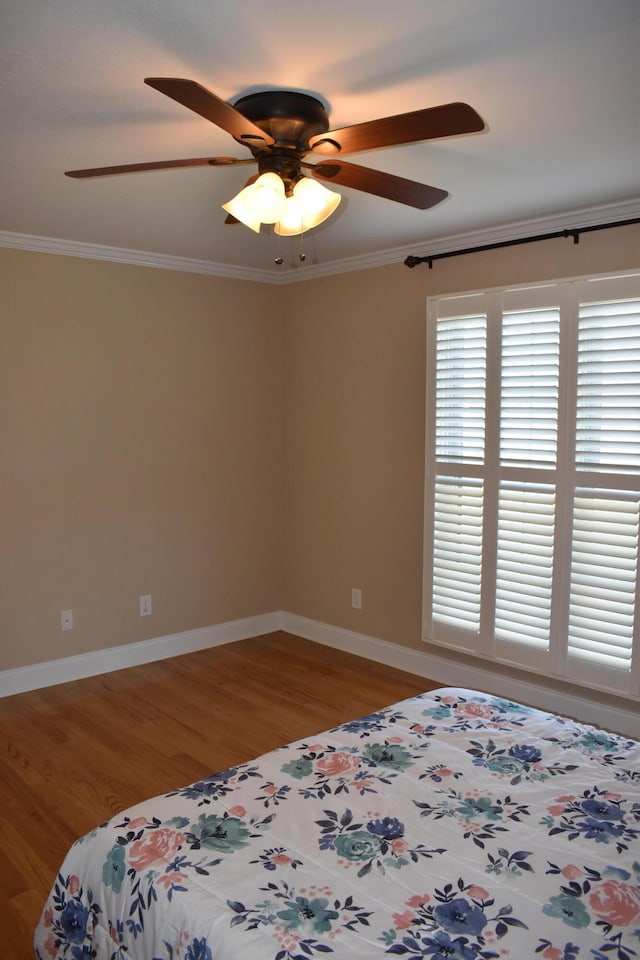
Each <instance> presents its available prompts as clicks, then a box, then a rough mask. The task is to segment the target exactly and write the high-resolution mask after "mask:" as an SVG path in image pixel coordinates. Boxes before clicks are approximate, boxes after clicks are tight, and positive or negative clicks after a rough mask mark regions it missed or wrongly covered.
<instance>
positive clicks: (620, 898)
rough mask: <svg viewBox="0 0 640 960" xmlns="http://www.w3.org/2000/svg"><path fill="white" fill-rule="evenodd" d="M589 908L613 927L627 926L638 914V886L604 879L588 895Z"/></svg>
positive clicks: (639, 892)
mask: <svg viewBox="0 0 640 960" xmlns="http://www.w3.org/2000/svg"><path fill="white" fill-rule="evenodd" d="M589 905H590V907H591V909H592V910H593V911H594V913H596V914H597V915H598V917H599V918H600V919H601V920H604V921H605V922H606V923H610V924H611V925H612V926H614V927H627V926H628V925H629V924H630V923H632V922H633V921H634V920H635V919H636V917H637V916H638V914H640V887H632V886H631V884H629V883H623V882H622V881H621V880H605V882H604V883H603V884H601V885H600V886H599V887H597V888H596V889H595V890H594V891H593V893H592V894H591V896H590V897H589Z"/></svg>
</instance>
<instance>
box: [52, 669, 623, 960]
mask: <svg viewBox="0 0 640 960" xmlns="http://www.w3.org/2000/svg"><path fill="white" fill-rule="evenodd" d="M34 951H35V956H36V957H37V958H38V960H85V958H86V960H89V958H96V960H125V958H126V960H309V958H319V957H325V956H327V957H331V956H333V957H335V958H345V960H374V958H376V957H382V956H387V955H388V956H395V957H404V958H406V960H417V958H426V960H444V958H449V960H452V958H453V960H475V958H483V960H487V958H494V957H495V958H512V960H535V958H538V957H539V958H541V960H577V958H579V960H586V958H589V960H594V958H596V960H605V958H607V960H632V958H635V957H636V956H640V743H638V742H636V741H633V740H629V739H628V738H625V737H619V736H615V735H613V734H610V733H606V732H603V731H600V730H598V729H596V728H594V727H589V726H584V725H580V724H577V723H574V722H573V721H571V720H568V719H566V718H563V717H559V716H554V715H551V714H548V713H544V712H541V711H537V710H533V709H531V708H528V707H525V706H522V705H520V704H517V703H513V702H511V701H508V700H504V699H500V698H498V697H493V696H490V695H488V694H483V693H479V692H476V691H472V690H465V689H459V688H441V689H438V690H435V691H432V692H430V693H426V694H423V695H421V696H418V697H414V698H411V699H408V700H405V701H403V702H401V703H397V704H394V705H393V706H390V707H388V708H386V709H384V710H380V711H379V712H377V713H373V714H371V715H370V716H367V717H363V718H361V719H358V720H354V721H353V722H350V723H345V724H343V725H341V726H338V727H336V728H334V729H332V730H329V731H328V732H326V733H323V734H320V735H317V736H312V737H310V738H308V739H306V740H301V741H298V742H296V743H291V744H288V745H286V746H283V747H281V748H279V749H277V750H274V751H272V752H271V753H268V754H265V755H264V756H262V757H260V758H258V759H257V760H255V761H253V762H250V763H246V764H243V765H241V766H238V767H234V768H232V769H229V770H225V771H223V772H221V773H216V774H213V775H212V776H210V777H207V778H206V779H203V780H200V781H198V782H196V783H193V784H190V785H189V786H186V787H182V788H180V789H176V790H172V791H171V792H170V793H168V794H166V795H164V796H160V797H155V798H154V799H151V800H148V801H145V802H144V803H140V804H139V805H137V806H135V807H132V808H131V809H129V810H127V811H125V812H123V813H121V814H118V815H117V816H115V817H113V818H112V819H111V820H109V821H108V822H107V823H103V824H102V825H101V826H99V827H97V828H96V829H95V830H94V831H92V832H91V833H90V834H88V835H87V836H85V837H83V838H82V839H80V840H78V841H77V842H76V843H75V844H74V845H73V847H72V848H71V850H70V851H69V853H68V855H67V857H66V859H65V861H64V863H63V864H62V866H61V868H60V871H59V873H58V876H57V878H56V879H55V883H54V885H53V889H52V890H51V894H50V896H49V898H48V900H47V902H46V904H45V906H44V909H43V912H42V917H41V920H40V923H39V925H38V927H37V930H36V932H35V938H34Z"/></svg>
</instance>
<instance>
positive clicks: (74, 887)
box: [69, 873, 80, 897]
mask: <svg viewBox="0 0 640 960" xmlns="http://www.w3.org/2000/svg"><path fill="white" fill-rule="evenodd" d="M79 889H80V881H79V880H78V878H77V877H76V875H75V873H73V874H71V876H70V877H69V893H70V894H71V896H72V897H75V895H76V894H77V892H78V890H79Z"/></svg>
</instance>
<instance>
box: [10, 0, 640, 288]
mask: <svg viewBox="0 0 640 960" xmlns="http://www.w3.org/2000/svg"><path fill="white" fill-rule="evenodd" d="M639 49H640V0H606V2H604V0H398V2H395V3H394V2H390V0H323V2H321V3H317V4H311V3H308V4H307V3H292V2H289V0H271V2H270V3H266V2H265V0H235V2H231V0H224V2H223V0H135V2H132V0H55V2H48V3H47V2H43V0H19V2H18V0H16V2H10V0H4V3H3V4H2V10H1V12H0V130H1V136H0V175H1V177H2V186H1V188H0V232H1V233H2V242H3V243H4V244H5V245H7V244H8V243H10V242H11V235H13V234H18V235H26V237H25V236H21V237H16V238H15V239H16V243H17V244H18V245H19V244H20V243H22V244H26V243H27V238H32V239H34V238H57V239H59V240H64V241H68V242H73V243H83V244H91V245H105V246H108V247H117V248H126V249H127V250H137V251H147V252H148V253H151V254H154V255H155V254H157V255H166V256H167V257H181V258H188V259H189V260H193V261H205V262H207V263H211V264H214V265H223V267H228V268H229V271H230V275H238V271H243V270H244V271H269V272H272V271H273V274H274V275H275V274H277V273H278V271H280V272H282V271H287V270H289V269H291V267H293V266H295V267H298V266H299V265H298V263H297V257H298V252H299V250H298V244H299V241H298V240H293V241H292V240H290V239H287V240H285V241H283V250H282V252H283V254H284V256H285V259H286V263H285V265H284V267H277V266H276V265H275V264H274V258H275V256H277V254H278V249H277V239H276V238H275V237H274V236H273V235H272V234H271V233H268V234H266V233H262V234H260V235H256V234H254V233H252V232H251V231H249V230H248V229H247V228H246V227H243V226H241V225H237V226H226V225H225V224H224V213H223V211H222V210H221V209H220V205H221V204H222V203H223V202H225V201H226V200H228V199H230V197H231V196H233V195H234V194H235V193H236V192H237V191H238V190H239V189H240V187H241V186H242V185H243V183H244V182H245V180H246V177H247V175H248V174H247V171H251V170H252V168H251V167H245V166H238V167H195V168H190V169H186V170H170V171H162V172H153V173H144V174H133V175H127V176H116V177H109V178H100V179H92V180H80V181H79V180H71V179H69V178H67V177H65V176H64V175H63V173H64V171H65V170H69V169H74V168H83V167H93V166H107V165H112V164H121V163H129V162H138V161H152V160H162V159H174V158H177V157H200V156H214V155H226V156H228V155H232V156H238V157H249V152H248V151H246V150H244V148H243V147H242V146H241V145H239V144H238V143H236V142H235V141H234V140H233V138H231V137H230V135H229V134H227V133H225V132H224V131H222V130H220V129H219V128H217V127H216V126H214V125H213V124H211V123H209V122H207V121H206V120H204V119H202V118H201V117H199V116H197V115H196V114H194V113H192V112H191V111H189V110H187V109H186V108H185V107H182V106H180V105H179V104H177V103H175V102H174V101H173V100H170V99H168V98H167V97H165V96H163V95H162V94H160V93H158V92H157V91H156V90H153V89H152V88H150V87H148V86H146V85H145V84H144V83H143V78H144V77H146V76H160V77H186V78H189V79H191V80H196V81H197V82H199V83H200V84H202V85H203V86H205V87H207V88H208V89H210V90H211V91H212V92H214V93H215V94H217V95H218V96H219V97H222V98H223V99H226V100H230V101H233V100H235V99H237V98H238V96H239V95H241V94H242V93H243V92H246V91H248V90H255V89H264V88H269V87H274V86H275V87H285V88H288V89H295V90H303V91H307V92H311V93H314V94H316V95H317V96H319V98H320V99H321V100H323V102H325V104H326V105H327V107H328V109H329V111H330V125H331V127H332V128H335V127H340V126H346V125H350V124H353V123H358V122H361V121H365V120H372V119H377V118H379V117H385V116H389V115H392V114H396V113H404V112H405V111H409V110H417V109H420V108H422V107H429V106H435V105H437V104H441V103H448V102H451V101H456V100H462V101H466V102H467V103H470V104H471V105H472V106H473V107H474V108H475V109H476V110H477V111H478V112H479V113H480V115H481V116H482V117H483V119H484V120H485V123H486V131H485V132H483V133H481V134H474V135H470V136H466V137H460V138H451V139H445V140H439V141H431V142H429V143H418V144H412V145H407V146H401V147H393V148H391V147H390V148H386V149H380V150H376V151H370V152H367V153H359V154H352V155H350V156H349V158H348V159H349V161H351V162H354V163H358V164H362V165H365V166H369V167H374V168H376V169H378V170H384V171H387V172H390V173H394V174H398V175H400V176H403V177H408V178H409V179H413V180H418V181H421V182H424V183H428V184H432V185H433V186H437V187H441V188H444V189H445V190H447V191H449V194H450V196H449V198H448V199H447V200H446V201H445V202H444V203H442V204H441V205H439V206H437V207H435V208H433V209H431V210H426V211H420V210H415V209H413V208H410V207H406V206H403V205H401V204H398V203H392V202H391V201H388V200H383V199H379V198H376V197H370V196H367V195H366V194H364V193H361V192H357V191H355V190H350V189H348V188H346V187H341V188H335V189H339V192H340V193H342V196H343V202H342V203H341V205H340V207H339V208H338V211H337V213H336V214H334V216H333V217H331V218H330V219H329V220H328V221H327V222H326V223H325V224H324V225H323V226H321V227H319V228H318V229H316V230H314V231H313V232H311V233H309V235H308V236H307V238H306V241H305V245H306V254H307V261H306V263H305V265H304V266H303V267H302V268H301V270H302V271H304V270H308V269H313V265H314V264H315V265H316V266H317V265H322V264H325V265H326V264H332V263H334V262H336V261H344V260H354V261H355V260H358V259H359V260H362V261H363V262H364V261H366V260H367V258H374V259H375V257H380V256H382V255H388V252H389V251H396V252H397V255H398V257H399V256H400V254H401V253H402V252H403V251H404V252H412V253H415V254H425V253H428V252H429V247H430V244H431V247H433V244H434V243H436V242H438V241H440V242H442V238H449V237H452V236H455V235H462V234H464V235H465V236H466V235H467V234H470V235H474V234H477V235H480V234H481V233H482V232H483V231H485V232H488V231H492V230H494V231H495V230H497V228H499V227H501V225H505V224H506V225H513V224H519V225H521V226H522V228H524V226H525V225H529V224H536V223H537V224H543V225H544V224H545V223H552V222H554V220H557V219H558V218H560V217H562V216H565V215H567V217H566V219H567V222H566V223H564V224H563V225H564V226H571V225H572V223H570V222H569V220H570V219H571V215H572V214H573V216H574V217H575V216H576V215H577V213H580V215H581V216H582V222H583V223H586V222H587V221H588V219H589V213H591V211H593V213H592V219H593V220H594V222H603V220H604V219H623V218H624V217H625V216H629V215H630V212H631V213H633V212H634V211H635V212H636V215H637V213H638V212H640V109H639V102H640V100H639V95H640V55H639V54H638V50H639ZM263 229H264V228H263ZM34 242H35V239H34ZM309 265H311V266H309ZM234 271H235V274H234Z"/></svg>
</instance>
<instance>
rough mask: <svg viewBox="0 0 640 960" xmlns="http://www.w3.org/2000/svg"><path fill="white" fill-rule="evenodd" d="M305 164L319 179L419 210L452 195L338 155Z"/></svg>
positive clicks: (425, 208)
mask: <svg viewBox="0 0 640 960" xmlns="http://www.w3.org/2000/svg"><path fill="white" fill-rule="evenodd" d="M304 166H305V167H310V168H311V170H312V172H313V176H314V177H318V179H319V180H327V181H330V182H333V183H339V184H340V185H341V186H343V187H353V189H354V190H362V191H363V192H364V193H373V194H374V195H375V196H376V197H384V198H385V199H386V200H395V201H396V203H405V204H406V205H407V206H409V207H416V208H417V209H418V210H428V209H429V207H434V206H435V205H436V204H437V203H440V202H441V201H442V200H445V199H446V198H447V197H448V196H449V194H448V193H447V191H446V190H440V189H439V188H438V187H429V186H427V184H426V183H417V182H416V181H415V180H406V179H405V178H404V177H396V176H395V175H394V174H392V173H383V172H382V171H380V170H372V169H371V168H370V167H361V166H359V165H358V164H355V163H347V162H346V161H344V160H339V159H338V158H332V159H331V160H323V161H322V162H321V163H316V164H310V163H305V164H304Z"/></svg>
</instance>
